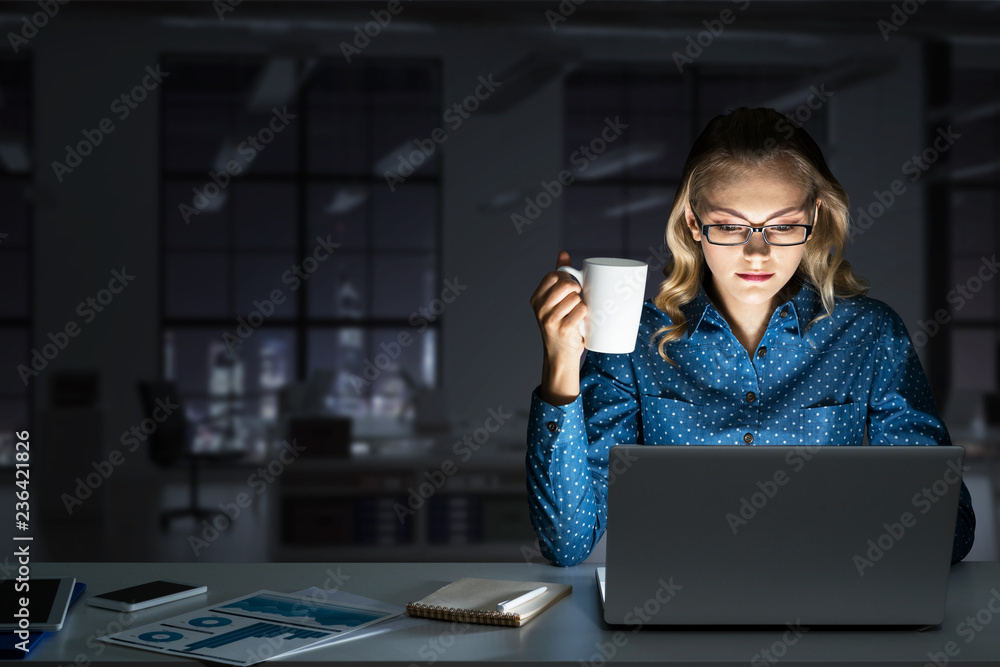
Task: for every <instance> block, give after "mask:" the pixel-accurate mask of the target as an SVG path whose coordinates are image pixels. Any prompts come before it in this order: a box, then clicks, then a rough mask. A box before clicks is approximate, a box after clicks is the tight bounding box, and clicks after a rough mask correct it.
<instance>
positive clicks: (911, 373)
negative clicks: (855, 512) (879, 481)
mask: <svg viewBox="0 0 1000 667" xmlns="http://www.w3.org/2000/svg"><path fill="white" fill-rule="evenodd" d="M880 332H881V344H880V345H879V351H878V352H876V357H875V360H874V364H873V365H874V369H873V370H874V381H873V384H872V393H871V397H870V399H869V405H868V424H867V425H868V439H869V442H870V443H871V444H872V445H951V444H952V442H951V436H950V434H949V433H948V428H947V426H945V424H944V422H943V421H942V420H941V417H940V415H939V414H938V410H937V406H936V405H935V403H934V397H933V395H932V394H931V390H930V385H929V384H928V382H927V376H926V375H925V374H924V369H923V367H922V366H921V365H920V358H919V357H918V356H917V352H916V349H915V348H914V347H913V343H912V342H911V341H910V335H909V332H908V331H907V329H906V325H905V324H904V323H903V320H902V319H901V318H900V317H899V315H898V314H897V313H896V312H895V311H893V310H892V309H891V308H886V309H885V310H884V312H883V320H882V325H881V327H880ZM975 532H976V515H975V512H974V511H973V509H972V496H971V495H970V494H969V489H968V488H967V487H966V486H965V482H964V481H963V482H962V488H961V493H960V496H959V504H958V517H957V519H956V523H955V541H954V544H953V547H952V555H951V562H952V563H957V562H959V561H960V560H962V559H963V558H965V557H966V556H967V555H968V553H969V551H970V550H971V549H972V543H973V542H974V541H975Z"/></svg>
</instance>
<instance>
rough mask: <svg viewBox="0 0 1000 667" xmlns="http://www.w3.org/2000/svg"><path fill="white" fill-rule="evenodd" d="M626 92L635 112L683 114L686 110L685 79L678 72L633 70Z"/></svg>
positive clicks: (629, 103)
mask: <svg viewBox="0 0 1000 667" xmlns="http://www.w3.org/2000/svg"><path fill="white" fill-rule="evenodd" d="M624 92H625V95H626V100H627V104H628V106H629V108H630V109H632V110H633V112H635V111H642V112H644V113H651V112H657V115H670V116H681V115H683V114H684V113H685V111H686V108H685V99H684V84H683V80H682V79H681V76H680V75H679V74H676V73H663V72H631V73H630V74H629V78H628V85H627V86H625V90H624Z"/></svg>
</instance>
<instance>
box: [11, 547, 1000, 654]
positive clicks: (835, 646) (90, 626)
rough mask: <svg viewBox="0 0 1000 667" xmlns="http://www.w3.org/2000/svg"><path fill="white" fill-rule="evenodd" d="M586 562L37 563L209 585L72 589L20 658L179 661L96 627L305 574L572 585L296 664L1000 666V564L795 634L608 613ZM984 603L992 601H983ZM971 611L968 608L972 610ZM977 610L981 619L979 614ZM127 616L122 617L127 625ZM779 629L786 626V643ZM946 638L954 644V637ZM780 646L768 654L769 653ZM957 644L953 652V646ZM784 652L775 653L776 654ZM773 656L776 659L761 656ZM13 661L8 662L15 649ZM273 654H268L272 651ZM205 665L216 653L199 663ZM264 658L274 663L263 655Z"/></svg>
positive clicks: (62, 571)
mask: <svg viewBox="0 0 1000 667" xmlns="http://www.w3.org/2000/svg"><path fill="white" fill-rule="evenodd" d="M594 568H595V566H594V565H578V566H576V567H571V568H557V567H554V566H550V565H540V564H527V563H341V564H329V563H233V564H227V563H74V564H70V563H35V564H33V565H32V570H31V572H32V576H75V577H76V578H77V579H78V580H79V581H82V582H84V583H86V584H87V594H88V595H90V594H96V593H101V592H105V591H108V590H112V589H115V588H120V587H124V586H130V585H134V584H138V583H142V582H143V581H147V580H150V579H154V578H168V579H179V580H181V581H190V582H197V583H206V584H208V587H209V592H208V594H207V597H206V596H197V597H195V598H192V599H189V600H182V601H179V602H173V603H170V604H167V605H163V606H159V607H154V608H151V609H147V610H143V611H138V612H134V613H133V614H132V615H131V618H130V615H129V614H125V613H123V612H116V611H110V610H104V609H97V608H95V607H90V606H88V605H86V604H84V601H83V600H80V601H79V602H78V603H77V604H76V605H74V607H73V608H72V609H71V611H70V613H69V614H68V615H67V618H66V624H65V625H64V627H63V630H62V631H60V632H58V633H56V634H55V635H54V636H52V637H49V638H48V639H47V640H46V641H45V642H44V643H43V644H42V645H41V646H40V647H39V649H38V650H37V651H36V652H34V653H33V654H32V656H31V657H30V658H29V660H30V662H26V663H24V664H47V665H67V666H69V665H74V664H75V665H78V666H79V667H89V665H95V664H105V663H116V664H121V663H123V662H143V663H153V662H173V663H177V662H187V663H189V664H197V663H196V662H195V661H193V660H185V659H183V658H174V657H171V656H165V655H161V654H159V653H154V652H150V651H142V650H139V649H130V648H126V647H119V646H112V645H109V644H105V643H103V642H98V641H96V637H98V636H101V635H103V634H106V633H108V632H117V631H118V630H119V629H120V628H121V626H122V625H125V627H132V626H136V625H142V624H144V623H150V622H153V621H156V620H159V619H162V618H167V617H170V616H174V615H176V614H180V613H183V612H185V611H191V610H195V609H198V608H200V607H203V606H205V605H207V604H212V603H216V602H221V601H223V600H227V599H230V598H235V597H239V596H241V595H244V594H246V593H249V592H252V591H255V590H258V589H270V590H276V591H283V592H291V591H295V590H301V589H304V588H308V587H310V586H319V587H321V588H335V587H338V585H339V588H340V589H341V590H344V591H347V592H350V593H356V594H359V595H365V596H368V597H371V598H376V599H379V600H382V601H385V602H389V603H392V604H397V605H400V606H403V605H405V604H406V603H407V602H412V601H415V600H419V599H420V598H422V597H424V596H425V595H427V594H429V593H431V592H432V591H434V590H436V589H437V588H439V587H440V586H443V585H444V584H445V583H448V582H450V581H453V580H454V579H457V578H459V577H463V576H477V577H494V578H498V579H521V580H533V581H552V582H561V583H570V584H573V592H572V594H571V595H570V596H569V597H568V598H566V599H564V600H562V601H561V602H559V603H557V604H556V605H555V606H554V607H552V608H551V609H549V610H548V611H546V612H545V613H544V614H542V615H541V616H539V617H538V618H536V619H535V620H533V621H531V622H530V623H528V624H527V625H525V626H523V627H521V628H504V627H493V626H483V625H466V624H457V623H456V624H453V623H447V622H442V621H427V622H425V623H423V624H420V625H417V626H413V627H409V628H405V629H403V630H399V631H396V632H392V633H390V634H387V635H381V636H375V637H372V638H367V639H361V640H359V641H354V642H345V643H343V644H340V645H336V646H330V647H327V648H321V649H316V650H313V651H308V652H305V653H301V654H299V655H297V656H292V657H291V658H289V659H288V661H287V662H289V663H295V664H316V665H319V664H326V663H329V662H331V661H349V662H365V663H367V664H368V665H375V664H396V665H406V666H408V667H409V666H413V665H429V664H434V663H437V662H440V663H446V664H449V665H455V664H461V663H467V664H472V663H473V662H476V663H478V662H481V661H484V660H485V661H493V662H494V663H499V664H503V663H518V664H521V665H524V664H533V663H563V664H567V665H569V664H572V665H575V666H579V665H590V666H592V667H601V666H602V665H603V664H604V663H605V662H607V661H608V657H610V656H612V655H613V657H612V658H611V660H610V661H612V662H619V661H623V662H645V661H656V662H661V663H679V664H686V663H695V662H697V663H698V664H699V665H701V666H708V665H748V664H749V665H770V664H775V663H776V662H780V663H781V664H783V665H785V664H809V665H823V666H824V667H825V666H828V665H829V666H832V665H861V664H873V663H874V664H877V663H891V664H892V665H894V666H895V667H900V666H902V665H916V666H921V667H922V666H923V665H926V664H932V665H933V664H934V662H933V661H932V659H933V657H934V656H937V658H938V660H939V662H938V667H941V666H942V665H944V664H945V662H947V664H949V665H964V666H969V665H983V666H985V665H990V666H991V667H996V665H998V664H1000V564H998V563H993V562H988V563H987V562H981V563H959V564H957V565H953V566H952V568H951V581H950V585H949V591H948V602H947V612H946V615H945V620H944V622H943V623H942V624H941V625H940V626H937V627H935V628H931V629H929V630H925V631H923V632H918V631H916V630H913V629H858V630H853V629H823V628H819V627H817V628H811V629H806V630H805V631H804V633H802V634H801V636H800V637H795V636H794V635H793V634H792V633H789V632H788V630H787V629H786V628H784V627H780V628H753V629H738V630H731V629H710V628H694V629H692V628H686V629H664V628H643V629H641V630H639V631H638V632H634V631H633V630H634V628H633V627H627V626H623V627H613V626H609V625H607V624H605V623H604V621H603V620H602V614H601V608H600V601H599V598H598V594H597V586H596V583H595V577H594ZM991 600H992V607H993V609H995V610H997V611H993V609H990V606H991ZM969 617H971V618H969ZM977 619H978V620H977ZM126 624H127V625H126ZM783 636H784V637H787V638H789V639H791V638H794V639H795V642H794V644H792V643H786V641H785V639H783ZM949 642H951V644H949ZM771 649H774V653H770V654H768V655H767V656H765V654H764V653H763V651H765V650H768V651H770V650H771ZM949 650H950V651H951V655H948V653H947V651H949ZM779 654H780V655H779ZM768 657H770V660H768ZM10 662H11V663H13V661H10ZM272 662H273V661H272ZM201 664H205V665H210V664H219V663H207V662H206V663H201ZM268 664H269V663H268Z"/></svg>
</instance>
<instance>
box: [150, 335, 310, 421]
mask: <svg viewBox="0 0 1000 667" xmlns="http://www.w3.org/2000/svg"><path fill="white" fill-rule="evenodd" d="M224 336H225V338H224ZM238 341H243V342H238ZM164 346H165V348H164V357H163V358H164V365H165V368H164V369H163V373H164V377H166V378H167V379H172V380H174V381H175V382H176V383H177V387H178V389H180V391H181V393H182V394H183V395H185V396H189V395H190V396H203V395H206V394H207V395H212V396H225V395H226V394H227V393H229V392H232V393H233V394H235V395H237V396H247V395H254V394H259V393H268V392H273V391H276V390H277V389H278V388H280V387H283V386H284V385H285V384H287V383H288V382H294V381H295V368H296V364H297V363H298V361H297V359H296V356H295V335H294V331H293V330H292V329H290V328H287V327H257V328H253V327H247V328H241V327H239V326H238V325H237V323H236V322H235V321H234V322H233V325H232V326H231V327H227V328H225V329H207V328H206V329H187V328H185V329H167V330H166V331H165V332H164ZM229 346H232V348H233V349H234V350H235V353H236V359H235V363H233V360H231V359H230V357H229ZM247 414H249V413H247Z"/></svg>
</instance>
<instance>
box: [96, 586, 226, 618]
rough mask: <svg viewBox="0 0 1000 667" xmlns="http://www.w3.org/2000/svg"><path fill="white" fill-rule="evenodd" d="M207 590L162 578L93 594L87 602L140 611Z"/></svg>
mask: <svg viewBox="0 0 1000 667" xmlns="http://www.w3.org/2000/svg"><path fill="white" fill-rule="evenodd" d="M207 591H208V586H198V585H197V584H186V583H183V582H180V581H165V580H162V579H161V580H159V581H151V582H149V583H147V584H139V585H138V586H130V587H129V588H122V589H119V590H117V591H111V592H109V593H102V594H100V595H92V596H90V597H89V598H87V604H89V605H90V606H92V607H103V608H104V609H115V610H118V611H138V610H139V609H145V608H146V607H153V606H156V605H158V604H164V603H165V602H173V601H175V600H182V599H184V598H188V597H191V596H192V595H198V594H199V593H205V592H207Z"/></svg>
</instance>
